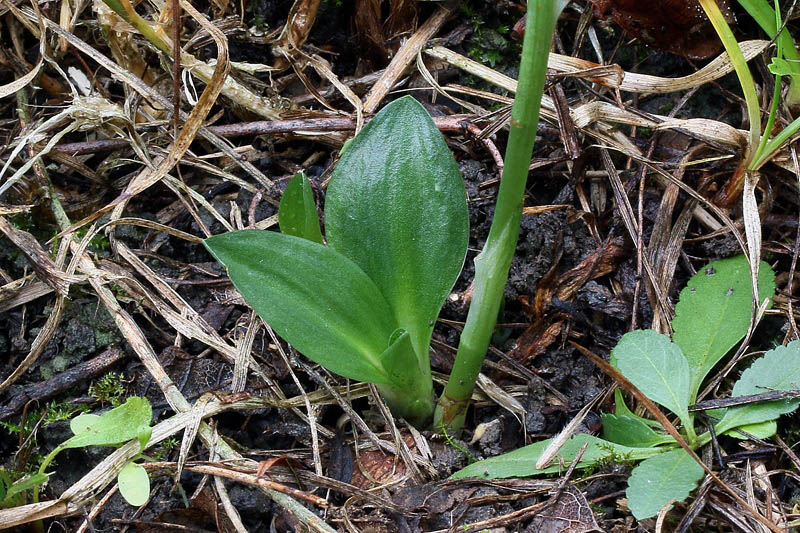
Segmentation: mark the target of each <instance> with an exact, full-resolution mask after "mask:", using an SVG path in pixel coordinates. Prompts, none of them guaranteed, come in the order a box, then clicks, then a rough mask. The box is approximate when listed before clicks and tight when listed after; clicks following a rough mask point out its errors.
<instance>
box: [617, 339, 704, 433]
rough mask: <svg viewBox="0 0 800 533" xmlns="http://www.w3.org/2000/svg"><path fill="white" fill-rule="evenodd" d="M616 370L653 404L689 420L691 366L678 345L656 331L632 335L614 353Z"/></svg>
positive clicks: (620, 341) (684, 421) (685, 420)
mask: <svg viewBox="0 0 800 533" xmlns="http://www.w3.org/2000/svg"><path fill="white" fill-rule="evenodd" d="M612 353H613V355H614V359H615V362H616V366H617V368H618V369H619V371H620V372H622V374H623V375H624V376H625V377H626V378H628V379H629V380H630V381H631V383H633V384H634V385H636V387H637V388H638V389H639V390H640V391H642V392H643V393H644V394H645V395H647V397H648V398H650V399H651V400H653V401H654V402H656V403H658V404H660V405H662V406H664V407H666V408H667V409H669V410H670V411H672V412H673V413H675V414H676V415H678V417H679V418H680V419H681V422H683V425H684V426H685V427H687V428H688V427H689V426H691V419H690V418H689V410H688V407H689V363H688V362H687V361H686V358H685V357H684V356H683V354H682V353H681V349H680V348H679V347H678V345H676V344H674V343H672V342H671V341H670V340H669V337H667V336H666V335H661V334H659V333H656V332H655V331H653V330H649V329H645V330H638V331H631V332H630V333H626V334H625V335H623V336H622V338H621V339H620V340H619V343H617V346H616V347H615V348H614V350H613V352H612Z"/></svg>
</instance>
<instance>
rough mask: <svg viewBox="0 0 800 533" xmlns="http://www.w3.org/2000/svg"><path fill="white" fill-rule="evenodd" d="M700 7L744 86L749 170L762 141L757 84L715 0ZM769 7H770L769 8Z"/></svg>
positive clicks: (702, 2)
mask: <svg viewBox="0 0 800 533" xmlns="http://www.w3.org/2000/svg"><path fill="white" fill-rule="evenodd" d="M699 1H700V5H701V6H702V7H703V10H705V12H706V15H707V16H708V19H709V20H710V21H711V25H712V26H714V30H715V31H716V32H717V35H718V36H719V38H720V40H721V41H722V46H724V47H725V51H726V52H727V53H728V57H729V58H730V60H731V64H732V65H733V68H734V70H735V71H736V76H738V78H739V84H740V85H741V86H742V92H743V93H744V100H745V103H746V105H747V116H748V118H749V119H750V142H749V143H748V146H747V152H746V153H745V157H744V161H745V165H746V166H747V167H748V168H749V166H750V162H751V160H752V158H753V155H754V154H755V150H756V147H757V146H758V144H759V140H760V139H761V109H760V107H759V105H758V95H757V94H756V83H755V81H753V75H752V73H751V72H750V68H749V67H748V66H747V60H746V59H745V58H744V55H743V54H742V51H741V49H740V48H739V43H738V42H737V41H736V37H734V35H733V32H732V31H731V28H730V26H728V22H727V21H726V20H725V17H724V16H723V15H722V12H721V11H720V10H719V6H718V5H717V3H716V1H715V0H699ZM767 7H769V6H767ZM774 17H775V14H774V13H773V14H772V24H773V25H774V24H775V19H774Z"/></svg>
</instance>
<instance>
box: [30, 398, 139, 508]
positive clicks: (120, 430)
mask: <svg viewBox="0 0 800 533" xmlns="http://www.w3.org/2000/svg"><path fill="white" fill-rule="evenodd" d="M152 417H153V410H152V408H151V407H150V402H149V401H147V398H141V397H138V396H133V397H131V398H128V400H127V401H126V402H125V403H124V404H122V405H120V406H119V407H115V408H114V409H111V410H110V411H106V412H105V413H103V414H102V415H93V414H82V415H79V416H76V417H75V418H73V419H72V420H71V421H70V424H69V426H70V429H71V430H72V433H74V436H73V437H72V438H70V439H68V440H67V441H65V442H63V443H61V444H59V445H58V446H57V447H56V448H55V449H54V450H53V451H52V452H50V453H49V454H48V455H47V457H45V459H44V461H43V462H42V466H41V467H40V468H39V472H38V474H36V475H35V476H33V478H35V479H36V481H35V482H34V484H35V485H36V487H35V488H34V494H33V501H34V502H36V501H38V500H39V487H38V485H39V484H41V483H42V482H44V481H46V480H47V474H46V473H45V470H46V469H47V467H48V466H49V465H50V463H52V462H53V459H55V458H56V455H58V454H59V453H60V452H62V451H63V450H68V449H71V448H84V447H86V446H118V445H120V444H124V443H126V442H128V441H131V440H133V439H137V440H138V441H139V454H138V455H137V456H136V457H134V458H133V459H131V460H130V461H128V462H127V463H125V465H124V466H123V467H122V470H121V471H120V473H119V474H118V476H117V482H118V483H119V492H120V494H121V495H122V497H123V498H125V500H126V501H127V502H128V503H130V504H131V505H136V506H139V505H144V503H145V502H146V501H147V498H148V497H149V496H150V479H149V477H148V476H147V471H146V470H145V469H144V468H142V466H141V465H139V464H137V463H135V462H134V461H136V460H137V459H139V458H141V457H143V456H142V452H143V451H144V449H145V446H146V445H147V442H148V441H149V440H150V432H151V427H150V420H151V419H152Z"/></svg>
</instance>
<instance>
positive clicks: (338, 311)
mask: <svg viewBox="0 0 800 533" xmlns="http://www.w3.org/2000/svg"><path fill="white" fill-rule="evenodd" d="M204 244H205V246H206V248H208V250H209V251H211V253H212V254H213V255H214V257H215V258H216V259H217V260H219V262H221V263H222V264H223V265H225V267H226V268H227V269H228V275H229V276H230V278H231V281H232V282H233V284H234V286H235V287H236V288H237V289H238V290H239V292H240V293H241V294H242V296H244V298H245V300H247V302H248V303H249V304H250V305H251V306H252V307H253V309H255V311H256V312H257V313H258V314H259V316H261V318H263V319H264V320H265V321H266V322H267V323H268V324H269V325H270V326H272V328H273V329H274V330H275V331H276V332H277V333H278V334H279V335H280V336H281V337H283V338H284V339H286V340H287V341H288V342H290V343H291V344H292V345H294V347H295V348H297V349H298V350H299V351H300V353H302V354H303V355H305V356H306V357H308V358H309V359H311V360H312V361H315V362H317V363H319V364H321V365H323V366H324V367H325V368H327V369H329V370H331V371H332V372H336V373H337V374H340V375H342V376H344V377H348V378H352V379H358V380H361V381H369V382H372V383H383V384H388V383H390V378H389V376H388V375H387V373H386V371H385V370H384V369H383V367H382V366H381V363H380V359H379V357H380V355H381V353H383V351H384V350H385V349H386V348H387V347H388V342H389V338H390V336H391V335H392V332H394V331H395V330H396V329H397V325H396V323H395V320H394V317H393V316H392V312H391V309H390V308H389V305H388V304H387V303H386V300H385V299H384V298H383V296H381V293H380V290H379V289H378V287H377V286H376V285H375V283H374V282H373V281H372V280H371V279H370V278H369V277H368V276H367V275H366V274H364V272H363V271H362V270H361V269H360V268H359V267H358V266H357V265H356V264H355V263H353V262H352V261H350V260H349V259H347V258H346V257H345V256H343V255H342V254H340V253H338V252H336V251H335V250H332V249H331V248H329V247H327V246H323V245H321V244H317V243H315V242H311V241H309V240H306V239H301V238H299V237H293V236H290V235H284V234H281V233H275V232H271V231H259V230H244V231H235V232H231V233H225V234H223V235H217V236H214V237H211V238H209V239H206V240H205V242H204Z"/></svg>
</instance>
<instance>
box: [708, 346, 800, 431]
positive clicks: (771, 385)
mask: <svg viewBox="0 0 800 533" xmlns="http://www.w3.org/2000/svg"><path fill="white" fill-rule="evenodd" d="M798 386H800V341H792V342H790V343H789V344H787V345H786V346H778V347H777V348H774V349H772V350H770V351H768V352H767V353H766V354H764V357H761V358H760V359H758V360H756V361H755V362H754V363H753V364H752V365H750V368H748V369H747V370H745V371H744V372H742V377H740V378H739V381H737V382H736V384H735V385H734V386H733V392H732V393H731V397H736V396H746V395H748V394H761V393H763V392H768V391H770V390H791V389H797V388H798ZM798 405H800V399H793V400H776V401H773V402H760V403H751V404H747V405H740V406H737V407H731V408H729V409H727V410H725V411H724V415H722V412H720V411H715V412H713V413H711V414H712V416H722V420H720V422H719V423H718V424H717V425H716V426H715V428H716V430H717V433H725V432H726V431H728V430H730V429H733V428H735V427H739V426H744V425H750V424H757V423H759V422H766V421H767V420H774V419H776V418H778V417H779V416H781V415H782V414H786V413H791V412H792V411H794V410H795V409H797V406H798Z"/></svg>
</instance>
